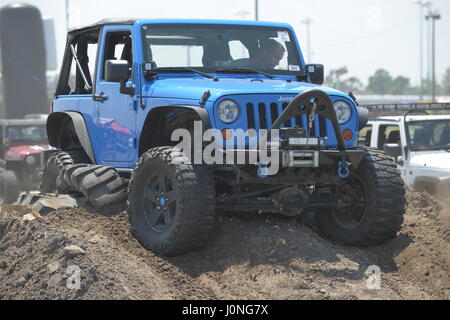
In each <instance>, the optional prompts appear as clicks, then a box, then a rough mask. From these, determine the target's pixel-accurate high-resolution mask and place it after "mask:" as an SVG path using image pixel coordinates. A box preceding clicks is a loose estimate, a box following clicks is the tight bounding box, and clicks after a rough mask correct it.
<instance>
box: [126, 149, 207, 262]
mask: <svg viewBox="0 0 450 320" xmlns="http://www.w3.org/2000/svg"><path fill="white" fill-rule="evenodd" d="M161 176H162V177H164V178H163V181H164V187H161V183H160V182H154V181H162V180H157V179H159V178H160V177H161ZM155 177H157V178H156V180H155ZM152 183H155V184H157V185H158V187H155V188H153V189H152V188H151V187H148V186H150V185H151V184H152ZM167 186H169V187H167ZM166 187H167V189H169V190H167V189H166ZM158 188H163V189H162V190H164V191H166V190H167V191H166V192H167V193H166V194H167V195H168V196H169V197H170V199H165V200H167V201H168V202H165V201H164V202H165V203H166V204H167V209H168V212H169V214H170V215H171V218H170V223H168V221H167V220H166V216H165V215H163V213H159V214H160V218H159V219H160V220H161V219H162V220H164V224H166V225H165V226H163V225H162V224H161V226H159V225H157V222H158V220H155V224H154V225H152V224H151V222H150V221H151V218H150V214H151V213H152V212H153V213H155V212H156V205H159V204H160V202H158V204H156V202H155V205H154V206H153V205H152V203H150V202H149V200H148V198H147V197H148V195H149V194H150V193H153V192H154V193H155V194H156V193H158V192H159V191H160V189H158ZM154 190H156V191H154ZM146 198H147V199H146ZM144 199H146V200H144ZM160 201H161V200H160ZM170 202H171V203H170ZM162 206H164V204H163V205H162ZM152 207H153V209H152ZM149 212H150V214H149ZM159 212H161V211H159ZM166 213H167V212H166V211H165V212H164V214H166ZM128 216H129V222H130V225H131V229H132V232H133V235H134V236H135V237H136V238H137V239H138V241H139V242H140V243H141V245H142V246H143V247H145V248H146V249H148V250H151V251H153V252H154V253H156V254H159V255H163V256H176V255H180V254H184V253H187V252H191V251H196V250H199V249H201V248H203V247H204V246H205V245H206V244H207V243H208V241H209V240H210V236H211V231H212V230H213V228H214V225H215V224H214V221H215V191H214V181H213V179H212V177H211V175H210V172H209V171H208V169H207V168H206V167H205V166H203V165H193V164H192V163H191V161H190V160H189V158H188V157H187V156H186V155H185V154H184V153H183V152H181V151H180V150H179V149H176V148H173V147H158V148H154V149H150V150H149V151H147V152H146V153H144V154H143V155H142V157H141V159H140V160H139V162H138V163H137V165H136V168H135V170H134V172H133V174H132V176H131V180H130V184H129V189H128ZM162 220H161V221H162ZM158 228H159V229H158ZM161 230H163V231H161Z"/></svg>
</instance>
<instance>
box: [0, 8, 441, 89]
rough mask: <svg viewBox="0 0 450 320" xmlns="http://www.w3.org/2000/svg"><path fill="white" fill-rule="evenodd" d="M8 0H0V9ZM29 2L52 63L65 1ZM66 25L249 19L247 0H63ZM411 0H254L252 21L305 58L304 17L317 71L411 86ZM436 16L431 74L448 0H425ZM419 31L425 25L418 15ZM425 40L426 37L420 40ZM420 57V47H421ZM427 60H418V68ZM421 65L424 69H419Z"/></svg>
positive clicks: (415, 56) (415, 27)
mask: <svg viewBox="0 0 450 320" xmlns="http://www.w3.org/2000/svg"><path fill="white" fill-rule="evenodd" d="M13 2H16V1H9V0H0V7H2V6H3V5H6V4H9V3H13ZM21 2H26V3H29V4H32V5H35V6H37V7H38V8H39V9H40V10H41V13H42V15H43V16H44V17H52V18H53V19H54V21H55V29H56V45H57V50H58V59H59V62H60V61H61V59H62V55H63V51H64V44H65V37H66V28H67V23H66V1H65V0H22V1H21ZM67 2H68V3H69V17H70V18H69V27H70V28H73V27H77V26H82V25H87V24H91V23H94V22H96V21H98V20H101V19H104V18H111V17H114V18H117V17H133V18H134V17H137V18H194V19H195V18H201V19H233V20H241V19H246V20H250V19H254V17H255V0H226V1H224V0H189V1H187V0H164V1H156V0H145V1H144V0H127V1H123V0H68V1H67ZM413 2H414V1H413V0H259V20H262V21H275V22H286V23H289V24H291V25H292V26H293V27H294V29H295V32H296V34H297V37H298V39H299V42H300V45H301V47H302V50H303V54H304V55H305V57H306V58H307V56H308V54H307V53H308V37H307V28H306V25H305V24H304V23H302V21H304V20H305V19H307V18H309V19H311V20H312V23H311V24H310V34H311V39H310V42H311V52H312V59H311V61H309V62H311V63H322V64H324V65H325V70H331V69H336V68H341V67H344V66H345V67H347V69H348V71H349V75H351V76H357V77H358V78H360V79H361V80H362V81H363V83H365V84H367V79H368V77H369V76H370V75H372V74H373V73H374V72H375V71H376V70H377V69H379V68H384V69H387V70H388V71H389V72H390V73H391V74H392V75H393V76H398V75H403V76H407V77H409V78H410V79H411V82H412V84H413V85H417V84H418V83H419V79H420V13H419V6H418V5H417V4H414V3H413ZM433 8H434V9H436V10H438V11H439V12H440V14H441V16H442V17H441V20H439V21H437V23H436V56H437V58H436V74H437V78H438V79H439V80H440V79H441V78H442V76H443V74H444V72H445V70H446V69H447V68H449V67H450V0H433ZM424 30H425V31H424V37H425V39H426V38H427V34H426V23H425V21H424ZM425 45H426V41H425ZM424 54H425V55H426V50H425V49H424ZM426 65H427V62H426V61H425V66H426ZM425 70H427V68H426V67H425Z"/></svg>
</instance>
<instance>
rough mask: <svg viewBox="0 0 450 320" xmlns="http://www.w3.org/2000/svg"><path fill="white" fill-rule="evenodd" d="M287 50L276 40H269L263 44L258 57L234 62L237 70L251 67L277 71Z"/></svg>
mask: <svg viewBox="0 0 450 320" xmlns="http://www.w3.org/2000/svg"><path fill="white" fill-rule="evenodd" d="M285 52H286V49H285V48H284V47H283V46H282V45H281V43H279V42H278V41H276V40H274V39H267V40H265V41H263V42H262V43H261V46H260V48H259V51H258V53H257V55H256V56H254V57H252V58H250V59H240V60H235V61H233V63H232V65H233V67H236V68H241V67H251V68H257V69H263V70H264V69H275V68H276V67H277V66H278V65H279V64H280V61H281V59H283V57H284V54H285Z"/></svg>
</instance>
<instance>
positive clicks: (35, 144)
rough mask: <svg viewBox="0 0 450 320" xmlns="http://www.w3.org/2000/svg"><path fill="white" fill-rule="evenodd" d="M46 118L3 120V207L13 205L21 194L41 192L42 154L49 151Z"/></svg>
mask: <svg viewBox="0 0 450 320" xmlns="http://www.w3.org/2000/svg"><path fill="white" fill-rule="evenodd" d="M46 122H47V116H46V115H28V116H26V117H25V119H20V120H19V119H18V120H14V119H13V120H1V119H0V140H1V146H0V204H2V203H13V202H15V201H16V200H17V198H18V196H19V193H20V192H21V191H30V190H35V189H38V188H39V181H40V174H39V166H40V159H41V152H42V151H43V150H48V149H50V146H49V144H48V141H47V131H46Z"/></svg>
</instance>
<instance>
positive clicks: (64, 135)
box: [47, 112, 95, 163]
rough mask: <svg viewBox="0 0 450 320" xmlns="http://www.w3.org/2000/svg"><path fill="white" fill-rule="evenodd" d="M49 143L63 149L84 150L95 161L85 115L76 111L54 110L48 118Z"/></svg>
mask: <svg viewBox="0 0 450 320" xmlns="http://www.w3.org/2000/svg"><path fill="white" fill-rule="evenodd" d="M47 136H48V141H49V144H50V145H51V146H53V147H55V148H58V149H61V150H83V151H84V152H85V153H86V155H87V156H88V157H89V158H90V159H91V161H92V162H93V163H95V157H94V154H93V151H92V146H91V142H90V139H89V134H88V132H87V128H86V124H85V123H84V119H83V116H82V115H81V114H79V113H76V112H54V113H52V114H50V115H49V117H48V120H47Z"/></svg>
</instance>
